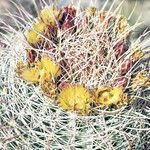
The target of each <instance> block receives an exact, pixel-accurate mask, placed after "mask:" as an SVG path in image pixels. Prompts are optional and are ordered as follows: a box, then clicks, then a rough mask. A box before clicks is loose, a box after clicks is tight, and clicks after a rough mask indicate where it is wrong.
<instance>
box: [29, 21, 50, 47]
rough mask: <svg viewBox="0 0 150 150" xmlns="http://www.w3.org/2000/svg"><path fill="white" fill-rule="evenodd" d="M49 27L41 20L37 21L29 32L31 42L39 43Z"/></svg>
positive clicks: (33, 43)
mask: <svg viewBox="0 0 150 150" xmlns="http://www.w3.org/2000/svg"><path fill="white" fill-rule="evenodd" d="M47 29H48V27H47V25H46V24H44V23H43V22H41V21H37V22H36V23H34V24H33V25H32V28H31V29H30V30H29V31H28V32H27V36H26V38H27V41H28V43H29V44H32V45H36V44H37V43H39V42H40V41H41V40H42V39H43V37H42V36H41V35H40V34H42V35H44V34H45V32H46V31H47Z"/></svg>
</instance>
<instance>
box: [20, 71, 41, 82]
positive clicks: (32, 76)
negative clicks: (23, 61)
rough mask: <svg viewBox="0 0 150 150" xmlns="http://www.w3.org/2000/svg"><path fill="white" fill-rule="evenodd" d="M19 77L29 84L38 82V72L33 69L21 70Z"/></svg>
mask: <svg viewBox="0 0 150 150" xmlns="http://www.w3.org/2000/svg"><path fill="white" fill-rule="evenodd" d="M21 77H22V78H23V79H24V80H26V81H29V82H33V83H35V82H38V79H39V71H38V70H37V69H34V68H31V69H30V68H26V69H24V70H23V72H22V74H21Z"/></svg>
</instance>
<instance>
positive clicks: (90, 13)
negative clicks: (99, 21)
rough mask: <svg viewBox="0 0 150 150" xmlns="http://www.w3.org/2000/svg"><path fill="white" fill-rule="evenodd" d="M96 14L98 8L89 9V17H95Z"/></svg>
mask: <svg viewBox="0 0 150 150" xmlns="http://www.w3.org/2000/svg"><path fill="white" fill-rule="evenodd" d="M95 12H96V7H89V8H87V14H88V16H90V17H91V16H94V14H95Z"/></svg>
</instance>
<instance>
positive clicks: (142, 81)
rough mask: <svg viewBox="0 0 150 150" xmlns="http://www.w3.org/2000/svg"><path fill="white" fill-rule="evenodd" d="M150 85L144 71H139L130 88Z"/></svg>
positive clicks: (149, 79) (134, 88) (149, 80)
mask: <svg viewBox="0 0 150 150" xmlns="http://www.w3.org/2000/svg"><path fill="white" fill-rule="evenodd" d="M147 86H150V78H149V77H148V75H147V72H146V71H141V72H139V73H138V74H137V75H136V76H135V78H134V79H133V81H132V85H131V87H132V89H133V90H136V89H137V88H139V87H147Z"/></svg>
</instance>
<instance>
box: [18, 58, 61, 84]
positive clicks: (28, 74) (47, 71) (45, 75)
mask: <svg viewBox="0 0 150 150" xmlns="http://www.w3.org/2000/svg"><path fill="white" fill-rule="evenodd" d="M21 66H23V67H22V68H21ZM16 70H17V72H18V74H19V75H20V77H22V78H23V79H24V80H26V81H29V82H38V83H40V84H43V83H44V81H51V80H52V78H57V77H58V76H59V75H60V72H61V71H60V68H59V66H58V65H56V64H55V63H54V62H53V61H52V60H51V59H50V58H49V57H48V56H43V57H42V58H41V60H40V61H38V62H37V63H35V64H34V67H28V66H27V65H23V63H20V64H17V69H16Z"/></svg>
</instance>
